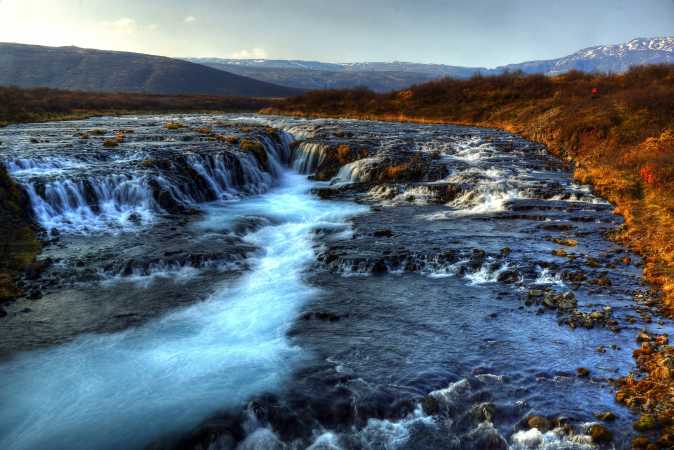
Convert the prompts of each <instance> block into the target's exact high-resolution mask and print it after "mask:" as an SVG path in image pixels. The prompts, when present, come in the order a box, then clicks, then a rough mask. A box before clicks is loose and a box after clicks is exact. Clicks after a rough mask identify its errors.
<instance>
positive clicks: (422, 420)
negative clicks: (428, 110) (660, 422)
mask: <svg viewBox="0 0 674 450" xmlns="http://www.w3.org/2000/svg"><path fill="white" fill-rule="evenodd" d="M0 142H1V143H2V144H1V145H0V159H2V161H3V163H4V164H5V166H6V167H7V168H8V171H9V173H10V174H11V175H12V176H13V177H14V179H15V180H16V181H17V182H18V184H19V185H21V186H22V187H23V189H24V191H25V194H26V195H27V197H28V198H29V199H30V204H31V206H32V213H33V218H34V220H35V222H36V223H37V224H38V225H39V227H40V230H41V239H42V240H43V242H44V250H43V251H42V253H41V255H40V257H39V259H38V262H37V263H36V264H34V265H33V266H31V267H32V270H30V271H29V272H28V273H26V275H25V276H24V277H23V278H22V279H21V280H19V282H18V285H19V287H20V288H21V289H22V290H23V292H24V296H23V297H20V298H18V299H16V300H14V301H12V302H10V303H6V304H5V305H3V311H4V312H5V317H2V318H0V324H1V325H2V326H1V327H0V334H1V336H2V339H0V354H1V355H2V359H1V360H0V376H1V377H2V379H3V380H4V383H3V384H2V386H1V387H0V401H1V403H3V404H6V405H10V408H6V409H5V410H4V411H3V412H0V419H1V420H0V443H2V446H3V448H14V449H32V448H36V449H37V448H56V449H61V448H63V449H65V448H68V449H73V448H91V447H92V446H93V447H95V448H106V449H107V448H110V449H115V448H153V449H163V448H193V449H197V448H214V449H218V448H222V449H226V448H243V449H246V448H313V449H319V448H326V449H328V448H330V449H332V448H344V449H360V448H373V449H379V448H386V449H388V448H410V449H411V448H414V449H419V448H428V449H435V448H456V449H466V448H474V449H482V448H514V449H524V448H629V447H630V445H631V444H630V443H631V441H632V438H634V437H635V436H636V431H635V430H634V428H633V422H634V421H635V420H637V418H638V416H637V415H636V414H635V412H633V411H632V410H630V409H629V408H627V407H625V406H624V405H621V404H619V403H616V401H615V399H614V396H615V392H616V387H615V386H614V382H613V381H614V380H617V379H619V378H621V377H623V376H625V375H627V374H628V373H629V372H630V371H631V370H634V362H633V360H632V350H633V349H634V347H636V346H637V344H636V343H635V338H638V339H639V340H640V342H653V343H655V344H654V345H656V344H657V345H663V344H666V342H665V340H666V339H667V333H669V332H670V330H671V323H669V322H668V321H665V320H664V319H661V318H660V317H659V316H658V314H657V310H656V309H655V307H656V305H657V299H656V298H655V296H654V294H653V293H651V292H650V291H649V290H648V287H647V286H645V285H643V283H642V281H641V279H640V267H641V261H640V260H639V258H638V257H637V256H635V255H633V254H630V253H629V252H628V251H626V250H625V249H624V248H621V247H620V246H618V245H616V244H614V243H612V242H611V241H610V239H608V237H610V233H611V232H612V231H613V230H615V229H616V228H617V227H619V226H620V224H621V221H620V218H619V217H618V216H616V215H614V214H613V212H612V209H613V208H612V206H611V205H610V204H608V203H606V202H605V201H603V200H601V199H600V198H597V197H596V196H594V195H593V194H592V192H591V191H590V189H589V188H588V187H587V186H580V185H577V184H575V183H573V182H572V181H571V179H570V177H569V174H568V172H567V171H565V169H564V167H563V166H562V164H561V163H560V162H559V161H558V160H555V159H554V158H551V157H550V156H549V155H547V154H546V152H545V150H544V148H542V147H541V146H539V145H537V144H534V143H531V142H528V141H526V140H523V139H521V138H518V137H516V136H513V135H510V134H507V133H503V132H499V131H495V130H487V129H477V128H469V127H454V126H439V125H432V126H431V125H412V124H396V123H380V122H365V121H340V120H297V119H285V118H275V117H260V116H243V117H239V116H227V115H225V116H210V115H192V116H161V117H125V118H114V119H113V118H99V119H91V120H86V121H75V122H61V123H52V124H41V125H21V126H14V127H8V128H6V129H3V130H0ZM646 338H647V339H646ZM647 431H648V430H647Z"/></svg>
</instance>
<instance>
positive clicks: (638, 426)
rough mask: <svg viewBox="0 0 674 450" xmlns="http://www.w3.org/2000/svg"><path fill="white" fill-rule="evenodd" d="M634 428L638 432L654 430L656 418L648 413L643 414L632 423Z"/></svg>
mask: <svg viewBox="0 0 674 450" xmlns="http://www.w3.org/2000/svg"><path fill="white" fill-rule="evenodd" d="M633 426H634V429H635V430H637V431H640V432H642V433H643V432H646V431H650V430H654V429H655V428H656V427H657V426H658V422H657V420H655V417H654V416H652V415H650V414H643V415H642V416H641V417H639V419H638V420H637V421H636V422H634V424H633Z"/></svg>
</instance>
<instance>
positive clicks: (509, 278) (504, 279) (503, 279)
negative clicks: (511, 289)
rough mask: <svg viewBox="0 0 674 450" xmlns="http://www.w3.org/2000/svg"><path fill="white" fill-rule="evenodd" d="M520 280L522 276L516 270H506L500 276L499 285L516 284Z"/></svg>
mask: <svg viewBox="0 0 674 450" xmlns="http://www.w3.org/2000/svg"><path fill="white" fill-rule="evenodd" d="M519 279H520V276H519V275H518V274H517V272H515V271H514V270H506V271H505V272H501V273H500V274H499V276H498V282H499V283H516V282H518V281H519Z"/></svg>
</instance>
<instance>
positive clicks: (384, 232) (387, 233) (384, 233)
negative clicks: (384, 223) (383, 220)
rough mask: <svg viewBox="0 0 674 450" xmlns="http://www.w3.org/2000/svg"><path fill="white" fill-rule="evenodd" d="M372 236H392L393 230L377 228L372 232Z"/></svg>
mask: <svg viewBox="0 0 674 450" xmlns="http://www.w3.org/2000/svg"><path fill="white" fill-rule="evenodd" d="M373 236H374V237H392V236H393V231H391V230H389V229H383V230H377V231H375V232H374V233H373Z"/></svg>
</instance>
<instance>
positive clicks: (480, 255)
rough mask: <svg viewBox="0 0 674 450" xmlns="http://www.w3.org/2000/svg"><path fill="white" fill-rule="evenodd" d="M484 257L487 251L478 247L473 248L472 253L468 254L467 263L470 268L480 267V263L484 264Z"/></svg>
mask: <svg viewBox="0 0 674 450" xmlns="http://www.w3.org/2000/svg"><path fill="white" fill-rule="evenodd" d="M486 257H487V253H486V252H485V251H484V250H481V249H478V248H476V249H473V253H472V254H471V256H470V261H469V263H468V264H469V265H470V267H471V268H473V269H476V270H477V269H479V268H480V267H482V264H484V260H485V259H486Z"/></svg>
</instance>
